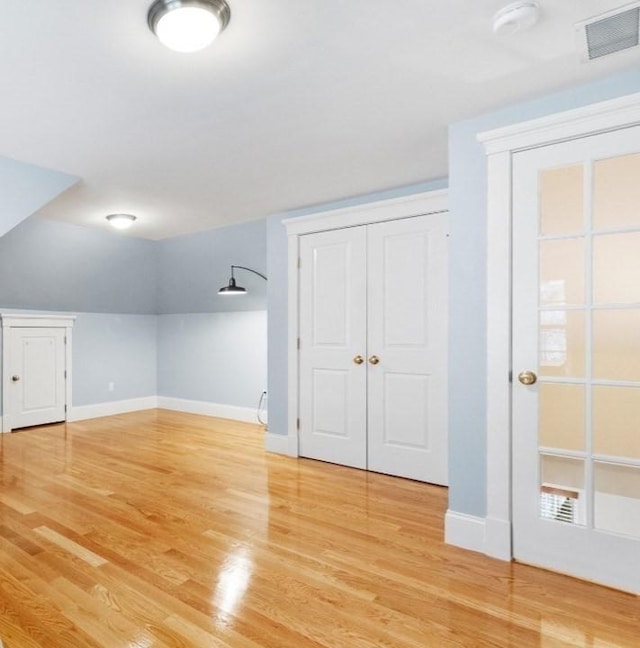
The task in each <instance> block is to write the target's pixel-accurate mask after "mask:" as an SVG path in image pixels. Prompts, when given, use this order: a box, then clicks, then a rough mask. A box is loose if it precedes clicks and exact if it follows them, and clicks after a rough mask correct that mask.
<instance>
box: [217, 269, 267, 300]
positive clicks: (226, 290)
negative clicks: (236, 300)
mask: <svg viewBox="0 0 640 648" xmlns="http://www.w3.org/2000/svg"><path fill="white" fill-rule="evenodd" d="M234 270H247V271H248V272H253V274H254V275H258V277H262V278H263V279H264V280H265V281H267V278H266V277H265V276H264V275H263V274H262V273H261V272H258V271H257V270H252V269H251V268H245V267H244V266H239V265H232V266H231V278H230V279H229V284H228V285H226V286H222V288H220V290H218V295H227V296H230V295H246V294H247V289H246V288H243V287H242V286H238V285H237V284H236V278H235V277H234V275H233V271H234Z"/></svg>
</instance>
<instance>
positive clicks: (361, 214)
mask: <svg viewBox="0 0 640 648" xmlns="http://www.w3.org/2000/svg"><path fill="white" fill-rule="evenodd" d="M448 208H449V206H448V191H447V190H438V191H429V192H424V193H420V194H414V195H412V196H406V197H402V198H394V199H390V200H382V201H376V202H371V203H366V204H363V205H358V206H355V207H348V208H343V209H334V210H330V211H325V212H320V213H318V214H312V215H309V216H303V217H298V218H288V219H285V220H283V224H284V225H285V227H286V229H287V237H288V327H287V328H288V434H287V436H288V439H289V442H288V444H287V448H288V454H289V455H291V456H294V457H297V456H299V443H298V416H299V413H298V399H299V394H298V384H299V367H298V338H299V336H300V330H299V312H298V305H299V294H300V292H299V291H300V286H299V273H298V263H299V261H298V260H299V258H300V237H301V236H303V235H305V234H312V233H316V232H326V231H329V230H336V229H343V228H346V227H356V226H360V225H369V224H373V223H382V222H386V221H391V220H397V219H402V218H411V217H414V216H422V215H428V214H438V213H442V212H446V211H448Z"/></svg>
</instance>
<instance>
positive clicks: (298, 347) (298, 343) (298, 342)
mask: <svg viewBox="0 0 640 648" xmlns="http://www.w3.org/2000/svg"><path fill="white" fill-rule="evenodd" d="M298 351H300V338H298Z"/></svg>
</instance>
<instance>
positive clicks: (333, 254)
mask: <svg viewBox="0 0 640 648" xmlns="http://www.w3.org/2000/svg"><path fill="white" fill-rule="evenodd" d="M365 246H366V231H365V230H364V229H363V228H358V227H354V228H348V229H342V230H336V231H331V232H322V233H319V234H311V235H308V236H303V237H302V239H301V241H300V261H301V266H302V268H304V271H301V281H300V341H301V344H300V417H299V418H300V454H301V455H303V456H305V457H312V458H314V459H321V460H323V461H329V462H332V463H339V464H343V465H345V466H352V467H354V468H365V467H366V461H367V455H366V434H367V428H366V416H365V412H366V404H367V401H366V392H367V373H366V364H365V363H364V358H365V354H366V347H365V341H366V325H367V324H366V315H367V314H366V250H365ZM354 358H358V359H359V362H360V364H356V362H354Z"/></svg>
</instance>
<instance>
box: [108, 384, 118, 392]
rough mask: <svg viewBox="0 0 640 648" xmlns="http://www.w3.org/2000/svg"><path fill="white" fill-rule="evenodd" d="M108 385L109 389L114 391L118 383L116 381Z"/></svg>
mask: <svg viewBox="0 0 640 648" xmlns="http://www.w3.org/2000/svg"><path fill="white" fill-rule="evenodd" d="M107 387H108V389H109V391H113V390H114V389H115V388H116V384H115V383H114V382H110V383H109V384H108V386H107Z"/></svg>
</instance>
